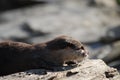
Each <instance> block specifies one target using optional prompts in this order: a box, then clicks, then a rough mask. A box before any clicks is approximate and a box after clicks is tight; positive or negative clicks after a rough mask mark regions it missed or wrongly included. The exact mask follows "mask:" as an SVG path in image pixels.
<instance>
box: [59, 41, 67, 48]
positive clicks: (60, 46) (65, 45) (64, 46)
mask: <svg viewBox="0 0 120 80" xmlns="http://www.w3.org/2000/svg"><path fill="white" fill-rule="evenodd" d="M66 47H68V45H67V43H66V42H62V43H60V44H59V48H60V49H64V48H66Z"/></svg>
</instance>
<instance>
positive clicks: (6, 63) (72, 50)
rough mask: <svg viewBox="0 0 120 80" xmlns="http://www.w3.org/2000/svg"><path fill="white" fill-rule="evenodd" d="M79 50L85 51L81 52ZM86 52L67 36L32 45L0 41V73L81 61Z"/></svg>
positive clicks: (4, 73)
mask: <svg viewBox="0 0 120 80" xmlns="http://www.w3.org/2000/svg"><path fill="white" fill-rule="evenodd" d="M81 50H84V51H85V52H84V53H81ZM77 51H78V52H77ZM86 54H87V52H86V50H85V49H84V47H83V45H82V44H81V43H79V42H78V41H76V40H74V39H72V38H71V37H67V36H60V37H57V38H55V39H53V40H51V41H48V42H46V43H40V44H32V45H31V44H26V43H21V42H12V41H7V42H0V75H6V74H11V73H15V72H18V71H24V70H28V69H35V68H46V67H47V66H48V67H49V66H62V65H63V64H64V63H65V62H66V61H74V60H76V61H82V60H83V59H84V58H85V57H86Z"/></svg>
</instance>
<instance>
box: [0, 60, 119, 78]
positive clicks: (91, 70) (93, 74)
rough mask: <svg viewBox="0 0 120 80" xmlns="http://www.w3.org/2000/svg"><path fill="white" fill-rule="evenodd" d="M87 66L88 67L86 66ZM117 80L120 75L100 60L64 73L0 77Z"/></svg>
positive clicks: (31, 73) (23, 73) (30, 73)
mask: <svg viewBox="0 0 120 80" xmlns="http://www.w3.org/2000/svg"><path fill="white" fill-rule="evenodd" d="M88 64H89V65H88ZM21 79H22V80H78V79H79V80H109V79H110V80H119V79H120V75H119V73H118V71H117V70H116V69H114V68H111V67H109V66H107V65H106V64H105V63H104V62H103V61H102V60H86V61H84V62H83V63H81V65H80V66H77V67H76V68H73V69H71V70H65V71H53V72H52V71H48V70H45V69H38V70H30V71H27V72H26V71H25V72H19V73H15V74H11V75H7V76H3V77H0V80H21Z"/></svg>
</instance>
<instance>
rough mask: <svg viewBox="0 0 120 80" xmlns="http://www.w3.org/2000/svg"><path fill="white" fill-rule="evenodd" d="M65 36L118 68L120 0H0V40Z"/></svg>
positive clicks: (92, 54)
mask: <svg viewBox="0 0 120 80" xmlns="http://www.w3.org/2000/svg"><path fill="white" fill-rule="evenodd" d="M59 35H68V36H72V37H74V38H76V39H77V40H79V41H81V42H82V43H84V45H85V46H86V48H87V49H88V50H89V52H90V58H92V59H98V58H99V59H103V60H104V61H105V62H106V63H107V64H108V65H109V66H113V67H115V68H117V69H118V70H119V71H120V0H0V41H5V40H13V41H20V42H26V43H40V42H44V41H48V40H51V39H53V38H55V37H56V36H59Z"/></svg>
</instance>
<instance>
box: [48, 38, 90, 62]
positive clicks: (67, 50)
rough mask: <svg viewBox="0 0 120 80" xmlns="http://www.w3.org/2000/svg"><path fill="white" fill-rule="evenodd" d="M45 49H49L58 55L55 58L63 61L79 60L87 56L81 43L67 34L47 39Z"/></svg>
mask: <svg viewBox="0 0 120 80" xmlns="http://www.w3.org/2000/svg"><path fill="white" fill-rule="evenodd" d="M47 49H49V50H51V52H52V54H54V55H56V56H58V57H57V58H59V59H60V60H61V61H63V62H64V63H66V62H69V61H74V62H75V63H76V62H80V61H82V60H83V59H85V58H86V57H87V56H88V52H87V51H86V49H85V48H84V46H83V44H81V43H80V42H79V41H76V40H75V39H73V38H72V37H68V36H60V37H57V38H55V39H53V40H51V41H49V42H48V43H47ZM59 59H58V60H59ZM56 60H57V59H56Z"/></svg>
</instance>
